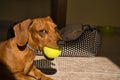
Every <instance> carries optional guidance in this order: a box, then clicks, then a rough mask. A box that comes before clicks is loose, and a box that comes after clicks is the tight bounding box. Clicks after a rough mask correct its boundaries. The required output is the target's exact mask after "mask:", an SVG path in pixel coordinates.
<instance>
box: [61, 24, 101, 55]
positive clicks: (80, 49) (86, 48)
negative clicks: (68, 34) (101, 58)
mask: <svg viewBox="0 0 120 80" xmlns="http://www.w3.org/2000/svg"><path fill="white" fill-rule="evenodd" d="M82 27H83V28H85V30H84V32H83V33H82V34H81V35H80V36H79V37H78V38H77V39H75V40H72V41H67V42H66V44H65V45H64V46H63V49H62V50H63V51H62V54H61V56H62V57H81V56H82V57H87V56H95V55H97V54H98V53H100V49H101V35H100V33H99V31H98V30H97V29H96V27H91V26H90V25H83V26H82Z"/></svg>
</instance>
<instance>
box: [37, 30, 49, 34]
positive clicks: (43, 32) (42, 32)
mask: <svg viewBox="0 0 120 80" xmlns="http://www.w3.org/2000/svg"><path fill="white" fill-rule="evenodd" d="M39 32H40V34H46V33H48V32H47V31H46V30H40V31H39Z"/></svg>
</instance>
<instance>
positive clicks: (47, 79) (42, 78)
mask: <svg viewBox="0 0 120 80" xmlns="http://www.w3.org/2000/svg"><path fill="white" fill-rule="evenodd" d="M36 80H53V79H52V78H50V77H46V76H42V77H41V78H39V79H36Z"/></svg>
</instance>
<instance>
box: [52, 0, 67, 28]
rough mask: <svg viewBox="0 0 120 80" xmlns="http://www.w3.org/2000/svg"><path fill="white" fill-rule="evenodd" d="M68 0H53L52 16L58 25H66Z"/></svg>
mask: <svg viewBox="0 0 120 80" xmlns="http://www.w3.org/2000/svg"><path fill="white" fill-rule="evenodd" d="M66 9H67V0H52V11H51V12H52V13H51V16H52V18H53V20H54V22H55V23H56V24H57V25H58V27H60V28H62V27H65V25H66Z"/></svg>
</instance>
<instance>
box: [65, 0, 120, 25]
mask: <svg viewBox="0 0 120 80" xmlns="http://www.w3.org/2000/svg"><path fill="white" fill-rule="evenodd" d="M77 23H82V24H95V25H112V26H120V0H68V5H67V24H77Z"/></svg>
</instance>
